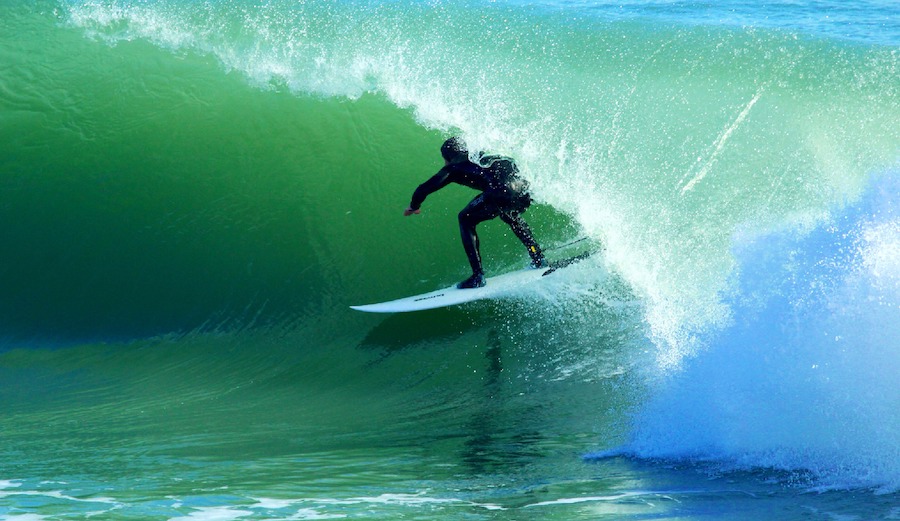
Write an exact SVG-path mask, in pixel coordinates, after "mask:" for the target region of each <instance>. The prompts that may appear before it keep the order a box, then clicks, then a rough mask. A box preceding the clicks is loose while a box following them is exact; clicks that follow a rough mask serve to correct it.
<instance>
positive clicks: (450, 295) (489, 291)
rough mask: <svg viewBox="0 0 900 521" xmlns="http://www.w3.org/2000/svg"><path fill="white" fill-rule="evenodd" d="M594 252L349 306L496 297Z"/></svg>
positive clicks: (438, 304) (402, 307) (384, 307)
mask: <svg viewBox="0 0 900 521" xmlns="http://www.w3.org/2000/svg"><path fill="white" fill-rule="evenodd" d="M592 253H593V252H586V253H582V254H581V255H578V256H576V257H571V258H568V259H564V260H562V261H558V262H552V263H550V267H548V268H538V269H535V268H526V269H523V270H519V271H513V272H510V273H505V274H503V275H497V276H496V277H489V278H488V279H486V281H487V284H486V285H484V286H482V287H480V288H470V289H459V288H457V287H456V286H450V287H449V288H444V289H439V290H437V291H432V292H430V293H423V294H421V295H413V296H412V297H406V298H401V299H397V300H391V301H388V302H379V303H378V304H367V305H364V306H350V308H352V309H355V310H357V311H366V312H369V313H404V312H408V311H422V310H425V309H435V308H443V307H447V306H455V305H457V304H463V303H465V302H474V301H476V300H482V299H488V298H498V297H503V296H504V295H508V294H510V293H513V292H515V291H516V290H517V289H521V288H522V287H524V286H527V285H528V284H531V283H533V282H536V281H538V280H540V279H541V278H542V277H544V276H546V275H549V274H551V273H553V272H554V271H556V270H558V269H560V268H564V267H566V266H568V265H569V264H572V263H575V262H578V261H580V260H582V259H585V258H587V257H588V256H590V255H591V254H592Z"/></svg>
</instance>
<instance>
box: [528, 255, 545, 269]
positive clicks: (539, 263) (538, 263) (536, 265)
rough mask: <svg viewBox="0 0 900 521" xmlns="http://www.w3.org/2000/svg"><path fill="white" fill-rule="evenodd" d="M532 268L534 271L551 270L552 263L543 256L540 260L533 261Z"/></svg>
mask: <svg viewBox="0 0 900 521" xmlns="http://www.w3.org/2000/svg"><path fill="white" fill-rule="evenodd" d="M531 267H532V268H534V269H541V268H549V267H550V263H549V262H547V259H545V258H544V257H543V256H541V257H540V258H538V259H531Z"/></svg>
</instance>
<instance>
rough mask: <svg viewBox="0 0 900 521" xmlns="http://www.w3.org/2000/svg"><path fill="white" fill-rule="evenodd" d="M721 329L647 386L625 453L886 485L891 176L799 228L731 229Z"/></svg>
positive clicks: (895, 311) (893, 459)
mask: <svg viewBox="0 0 900 521" xmlns="http://www.w3.org/2000/svg"><path fill="white" fill-rule="evenodd" d="M735 250H736V257H737V259H738V263H739V268H738V273H739V275H738V277H737V280H736V281H735V284H734V286H733V290H732V292H731V293H730V295H729V296H728V297H727V299H726V300H727V302H728V303H729V305H730V306H731V307H732V309H733V310H734V318H733V320H732V323H731V325H730V326H729V327H727V328H724V329H722V330H717V331H714V332H711V333H710V334H708V335H706V336H704V338H703V343H704V344H705V345H706V346H707V347H706V350H705V351H704V352H703V353H702V354H701V355H699V356H698V357H697V358H695V359H691V360H689V361H687V362H685V364H684V367H683V370H682V371H681V372H679V373H678V374H677V375H674V376H671V377H669V378H667V379H665V380H664V381H662V382H659V388H658V389H656V390H655V391H656V394H655V396H654V397H653V398H652V399H651V400H650V401H649V403H648V404H646V405H644V406H642V407H641V408H640V409H639V411H638V412H637V416H636V419H635V430H634V432H633V433H632V441H631V442H630V443H629V444H628V445H627V447H626V449H625V452H627V453H630V454H634V455H638V456H641V457H648V458H672V459H691V460H704V461H715V462H717V464H718V465H720V467H721V468H726V469H729V468H741V469H748V468H758V467H768V468H777V469H784V470H791V471H806V472H809V473H810V476H811V477H810V478H807V480H805V484H806V485H807V486H811V487H814V488H816V489H820V490H822V489H829V488H840V489H843V488H869V487H871V488H876V489H878V490H881V491H883V492H895V491H897V490H898V487H900V466H898V462H900V452H898V451H900V414H898V411H900V388H898V386H897V368H898V367H900V350H898V349H897V347H898V341H900V271H898V268H900V266H898V262H897V259H898V258H900V255H898V254H900V175H898V174H897V173H896V172H895V173H893V174H889V175H882V176H877V177H875V178H874V179H873V180H872V182H871V184H870V185H869V187H868V188H867V189H866V191H865V192H864V194H863V196H862V198H861V200H859V201H857V202H855V203H853V204H851V205H848V206H846V207H844V208H839V209H836V210H835V212H834V214H833V215H832V216H831V217H830V218H828V219H827V220H825V221H823V222H821V223H818V224H817V225H816V226H814V227H813V228H812V229H804V228H803V227H796V228H790V229H783V230H779V231H773V232H768V233H763V234H759V233H758V232H755V233H747V234H741V235H739V236H737V237H736V239H735Z"/></svg>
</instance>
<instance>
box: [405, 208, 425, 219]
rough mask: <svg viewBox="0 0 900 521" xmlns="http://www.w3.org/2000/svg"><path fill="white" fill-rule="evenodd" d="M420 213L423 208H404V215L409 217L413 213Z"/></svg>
mask: <svg viewBox="0 0 900 521" xmlns="http://www.w3.org/2000/svg"><path fill="white" fill-rule="evenodd" d="M420 213H422V210H421V209H418V210H413V209H412V208H407V209H406V210H403V217H409V216H410V215H412V214H420Z"/></svg>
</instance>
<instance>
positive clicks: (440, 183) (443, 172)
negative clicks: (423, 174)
mask: <svg viewBox="0 0 900 521" xmlns="http://www.w3.org/2000/svg"><path fill="white" fill-rule="evenodd" d="M450 174H451V171H450V169H449V168H447V167H444V168H441V169H440V170H439V171H438V173H436V174H434V175H433V176H431V178H430V179H428V181H425V182H424V183H422V184H420V185H419V187H418V188H416V191H415V192H413V195H412V199H411V200H410V202H409V207H407V209H406V210H404V212H403V215H405V216H410V215H412V214H414V213H419V208H421V207H422V203H424V202H425V198H426V197H428V196H429V195H431V194H433V193H434V192H437V191H438V190H440V189H441V188H443V187H445V186H447V185H448V184H450V183H451V182H452V181H451V176H450Z"/></svg>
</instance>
